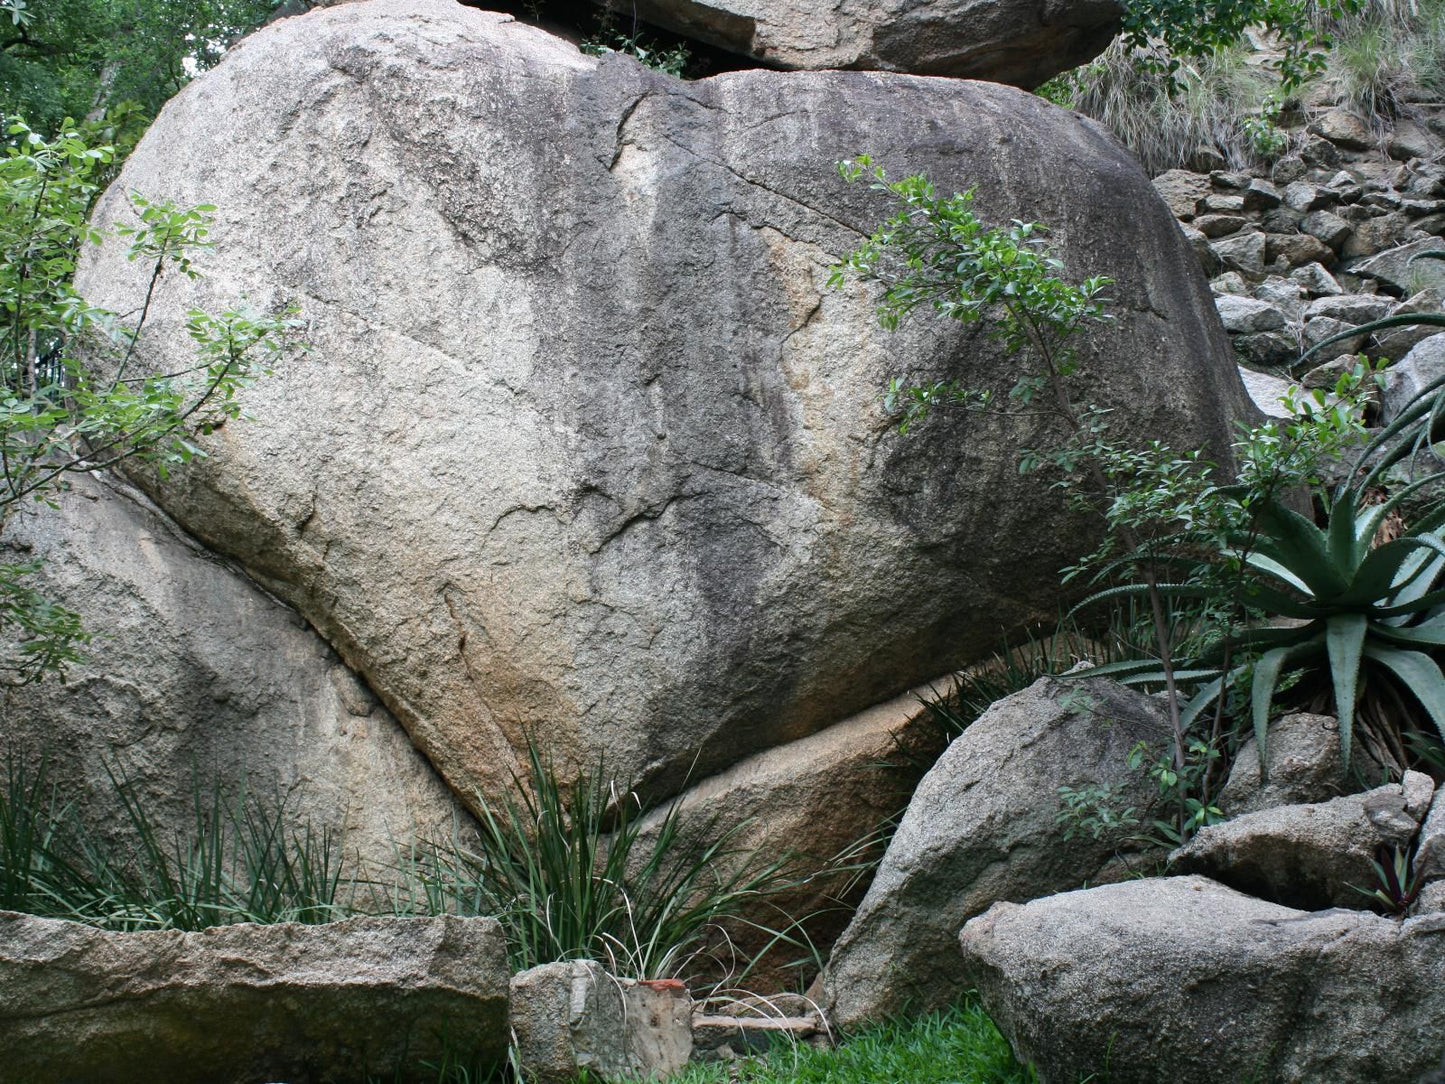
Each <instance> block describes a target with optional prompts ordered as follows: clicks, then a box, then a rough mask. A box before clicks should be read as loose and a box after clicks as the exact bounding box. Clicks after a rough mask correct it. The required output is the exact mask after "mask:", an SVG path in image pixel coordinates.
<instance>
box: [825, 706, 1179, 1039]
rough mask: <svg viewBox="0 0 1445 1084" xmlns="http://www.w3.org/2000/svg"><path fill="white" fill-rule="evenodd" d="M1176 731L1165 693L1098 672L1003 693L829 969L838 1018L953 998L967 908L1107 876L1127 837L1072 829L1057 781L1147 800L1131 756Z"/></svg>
mask: <svg viewBox="0 0 1445 1084" xmlns="http://www.w3.org/2000/svg"><path fill="white" fill-rule="evenodd" d="M1167 731H1168V723H1167V722H1166V720H1165V719H1164V715H1163V708H1162V707H1161V706H1160V704H1159V702H1158V701H1156V700H1154V699H1152V698H1151V697H1147V696H1144V695H1142V694H1140V693H1136V692H1134V691H1132V690H1128V689H1125V688H1123V687H1121V686H1118V685H1116V684H1114V683H1113V682H1109V681H1105V680H1100V679H1096V680H1069V681H1064V680H1056V679H1051V678H1044V679H1042V680H1040V681H1038V682H1035V683H1034V684H1033V685H1031V686H1030V687H1029V688H1028V689H1026V690H1024V691H1023V692H1020V693H1015V694H1014V695H1013V696H1010V697H1007V698H1005V699H1003V700H1000V701H999V702H998V703H996V704H994V705H993V706H992V707H991V708H990V709H989V710H988V711H987V712H986V713H985V714H984V715H983V716H982V717H981V718H980V719H979V720H978V721H977V722H976V723H974V724H973V725H972V726H970V727H969V728H968V729H967V730H965V731H964V732H963V734H961V735H960V736H959V737H958V738H956V739H955V740H954V742H953V744H952V745H950V746H949V747H948V750H947V751H946V752H945V753H944V754H943V756H942V758H940V760H939V761H938V763H937V764H936V765H935V766H934V767H933V769H932V770H931V771H930V772H929V773H928V775H926V776H925V777H924V779H923V782H922V783H920V784H919V786H918V790H917V791H916V792H915V793H914V795H913V801H912V802H910V803H909V806H908V812H907V813H906V814H905V815H904V817H903V821H902V823H901V824H900V825H899V827H898V832H897V834H896V835H895V836H894V837H893V841H892V843H891V844H889V847H888V851H887V853H886V854H885V855H884V856H883V862H882V864H881V865H880V866H879V868H878V873H877V875H876V876H875V878H874V880H873V884H872V886H871V887H870V888H869V890H868V895H867V896H866V897H865V898H864V900H863V903H862V905H861V906H860V907H859V909H858V913H857V915H856V916H855V917H854V919H853V922H852V924H851V925H850V926H849V927H848V928H847V930H845V931H844V933H843V936H842V937H841V938H840V939H839V941H838V944H837V945H836V946H835V947H834V949H833V955H832V957H831V958H830V959H829V961H828V965H827V967H826V968H825V970H824V973H823V993H824V998H823V1004H824V1007H825V1008H826V1009H828V1010H829V1011H830V1012H831V1014H832V1018H833V1020H834V1022H835V1023H837V1024H838V1025H840V1026H842V1027H844V1028H850V1027H854V1026H856V1025H857V1024H859V1023H862V1022H863V1021H866V1020H870V1019H878V1018H880V1017H882V1016H884V1015H887V1014H889V1013H893V1012H897V1011H900V1010H901V1009H903V1008H904V1007H905V1006H907V1007H908V1008H910V1010H920V1011H923V1010H927V1009H930V1008H936V1007H939V1006H942V1005H945V1004H948V1003H949V1002H950V1001H952V1000H954V999H956V998H957V997H958V996H959V995H960V994H961V993H962V992H963V991H965V990H967V989H968V987H967V985H966V983H965V979H964V975H963V971H962V967H961V962H960V961H959V958H958V954H957V952H956V950H955V948H954V939H955V937H956V936H957V933H958V929H959V927H960V926H961V925H962V924H963V923H964V922H965V921H966V920H968V919H969V918H971V917H972V916H974V915H976V914H979V913H980V912H982V911H983V910H984V909H985V908H987V907H989V906H991V905H992V904H993V903H994V902H996V901H998V900H1028V899H1032V898H1034V897H1036V896H1040V895H1044V894H1047V893H1050V892H1058V891H1062V890H1064V889H1066V888H1070V887H1074V886H1077V885H1080V884H1082V883H1084V882H1085V881H1086V880H1090V879H1093V878H1096V877H1097V876H1098V875H1099V873H1100V871H1101V870H1102V869H1103V868H1104V867H1105V866H1106V865H1107V864H1108V863H1109V861H1110V859H1111V858H1113V857H1114V854H1115V850H1116V848H1117V846H1118V841H1117V840H1115V839H1104V840H1096V839H1094V838H1093V837H1092V836H1091V835H1089V834H1088V833H1087V832H1083V833H1079V834H1076V835H1075V836H1074V838H1073V839H1069V840H1065V839H1064V834H1065V828H1064V827H1063V826H1061V825H1060V824H1059V823H1058V819H1057V818H1058V814H1059V811H1060V808H1061V804H1060V798H1059V788H1060V787H1061V786H1069V787H1074V788H1076V789H1077V788H1079V787H1083V786H1088V785H1104V786H1114V787H1117V788H1118V792H1117V801H1118V805H1119V807H1120V808H1124V807H1128V806H1133V807H1135V808H1137V809H1139V810H1145V809H1147V808H1148V807H1149V805H1150V803H1151V801H1152V800H1153V798H1154V795H1155V787H1154V784H1153V782H1152V781H1151V780H1149V779H1148V778H1147V777H1146V776H1145V775H1143V774H1142V773H1139V772H1133V771H1130V770H1129V768H1128V767H1127V765H1126V764H1125V759H1126V757H1127V755H1128V753H1129V750H1130V749H1131V748H1132V747H1133V746H1134V745H1135V744H1136V743H1138V742H1140V741H1145V742H1149V743H1152V744H1155V745H1158V744H1160V743H1162V742H1163V741H1164V740H1166V735H1167Z"/></svg>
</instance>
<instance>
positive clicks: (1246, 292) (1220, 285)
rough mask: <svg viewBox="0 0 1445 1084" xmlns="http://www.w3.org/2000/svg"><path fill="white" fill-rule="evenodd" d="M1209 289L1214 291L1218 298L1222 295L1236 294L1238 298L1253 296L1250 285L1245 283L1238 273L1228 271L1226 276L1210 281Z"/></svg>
mask: <svg viewBox="0 0 1445 1084" xmlns="http://www.w3.org/2000/svg"><path fill="white" fill-rule="evenodd" d="M1209 288H1210V289H1211V290H1212V291H1214V294H1215V297H1216V298H1217V297H1218V296H1219V295H1220V294H1234V295H1236V296H1238V297H1248V296H1250V294H1251V292H1252V291H1251V290H1250V288H1249V283H1247V282H1245V281H1244V276H1242V275H1241V274H1240V273H1239V272H1238V271H1226V272H1225V273H1224V274H1222V275H1220V276H1218V277H1217V278H1213V279H1210V280H1209Z"/></svg>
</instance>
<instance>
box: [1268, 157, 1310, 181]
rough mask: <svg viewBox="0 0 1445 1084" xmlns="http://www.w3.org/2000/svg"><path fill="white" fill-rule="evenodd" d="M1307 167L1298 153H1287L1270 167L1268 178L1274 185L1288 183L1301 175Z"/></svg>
mask: <svg viewBox="0 0 1445 1084" xmlns="http://www.w3.org/2000/svg"><path fill="white" fill-rule="evenodd" d="M1308 168H1309V167H1308V166H1306V165H1305V162H1304V159H1303V158H1301V157H1299V155H1296V154H1287V155H1285V156H1284V157H1283V158H1281V159H1279V160H1278V161H1277V162H1275V164H1274V165H1273V166H1271V167H1270V170H1269V179H1270V180H1271V181H1273V182H1274V183H1275V184H1276V185H1290V184H1293V183H1294V182H1295V181H1297V180H1299V179H1300V178H1301V177H1303V176H1304V175H1305V172H1306V170H1307V169H1308Z"/></svg>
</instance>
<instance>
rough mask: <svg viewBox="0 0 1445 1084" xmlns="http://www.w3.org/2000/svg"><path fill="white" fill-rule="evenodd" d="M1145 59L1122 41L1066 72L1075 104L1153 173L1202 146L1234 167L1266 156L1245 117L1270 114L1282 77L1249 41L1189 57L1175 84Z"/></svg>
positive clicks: (1186, 159)
mask: <svg viewBox="0 0 1445 1084" xmlns="http://www.w3.org/2000/svg"><path fill="white" fill-rule="evenodd" d="M1143 59H1144V58H1142V57H1141V56H1140V55H1139V54H1138V52H1137V51H1136V50H1132V49H1130V48H1128V47H1127V46H1125V45H1124V44H1123V43H1122V41H1121V40H1116V41H1115V42H1114V43H1113V44H1111V45H1110V46H1109V47H1108V48H1107V49H1105V50H1104V52H1103V53H1102V54H1101V55H1100V56H1099V58H1098V59H1097V60H1095V61H1094V62H1093V63H1091V64H1086V65H1084V66H1083V67H1081V68H1076V69H1075V70H1074V71H1072V72H1070V73H1068V75H1067V76H1066V77H1064V82H1063V83H1062V84H1061V86H1063V87H1067V88H1068V97H1069V104H1071V105H1072V107H1073V108H1074V109H1077V110H1078V111H1079V112H1081V113H1083V114H1085V115H1086V116H1089V117H1092V118H1093V119H1095V120H1097V121H1099V122H1100V123H1101V124H1103V125H1105V126H1106V127H1108V128H1109V129H1110V130H1112V131H1113V132H1114V134H1115V135H1117V136H1118V137H1119V139H1120V140H1121V141H1122V142H1123V143H1124V145H1125V146H1126V147H1128V148H1129V150H1131V151H1132V152H1133V153H1134V155H1135V157H1137V158H1138V159H1139V161H1140V162H1141V163H1142V164H1143V166H1144V168H1145V170H1147V171H1148V172H1149V173H1150V175H1151V176H1152V175H1155V174H1158V173H1162V172H1164V171H1165V170H1168V169H1175V168H1179V167H1183V166H1186V165H1188V164H1189V163H1190V162H1191V160H1192V159H1194V158H1195V156H1196V155H1197V154H1198V153H1199V151H1200V149H1201V148H1213V149H1215V150H1217V151H1218V152H1219V153H1221V154H1222V155H1224V157H1225V158H1226V159H1227V160H1228V161H1229V163H1230V165H1231V166H1232V167H1234V168H1239V169H1242V168H1247V167H1249V166H1252V165H1257V164H1259V162H1261V161H1262V159H1263V156H1262V155H1261V147H1260V145H1259V141H1258V138H1257V137H1256V136H1255V135H1254V133H1253V132H1252V131H1251V129H1250V126H1249V125H1247V124H1242V123H1241V118H1244V117H1252V118H1258V117H1262V116H1263V114H1264V111H1266V110H1267V109H1268V108H1269V105H1270V96H1271V95H1272V94H1273V93H1275V92H1276V91H1277V89H1278V87H1279V78H1278V76H1277V75H1276V74H1275V73H1273V72H1271V71H1270V70H1269V69H1268V68H1266V67H1264V65H1263V64H1262V63H1260V62H1258V61H1257V59H1252V58H1251V56H1250V53H1249V52H1248V50H1247V49H1246V48H1245V47H1244V46H1236V47H1234V48H1231V49H1226V50H1222V51H1220V52H1218V53H1216V54H1214V55H1213V56H1205V57H1195V58H1189V59H1187V60H1185V61H1183V62H1181V64H1180V66H1179V68H1178V70H1177V71H1176V72H1175V73H1174V77H1173V78H1174V86H1173V87H1172V88H1171V86H1170V80H1169V77H1168V76H1167V75H1164V74H1161V73H1160V72H1158V71H1154V70H1150V69H1149V68H1148V67H1146V66H1145V65H1144V64H1143V63H1141V61H1142V60H1143Z"/></svg>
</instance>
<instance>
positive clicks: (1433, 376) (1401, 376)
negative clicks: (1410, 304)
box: [1382, 331, 1445, 422]
mask: <svg viewBox="0 0 1445 1084" xmlns="http://www.w3.org/2000/svg"><path fill="white" fill-rule="evenodd" d="M1442 377H1445V331H1437V332H1435V333H1434V334H1433V335H1430V336H1428V337H1426V338H1424V339H1421V340H1420V341H1419V342H1417V343H1416V344H1415V345H1414V346H1412V347H1411V348H1410V350H1409V352H1408V353H1407V354H1406V355H1405V356H1404V357H1403V358H1401V359H1400V360H1399V361H1398V362H1396V363H1395V364H1394V365H1391V366H1390V367H1389V368H1388V369H1386V370H1385V390H1384V394H1383V396H1382V403H1383V412H1382V418H1383V420H1384V421H1386V422H1390V421H1393V420H1394V418H1395V416H1396V415H1397V414H1399V412H1400V411H1401V410H1403V409H1404V408H1405V407H1406V406H1407V405H1409V403H1410V400H1412V399H1414V398H1415V396H1416V395H1418V394H1419V393H1420V392H1422V391H1424V390H1425V388H1427V387H1429V386H1430V385H1431V384H1432V383H1434V382H1435V381H1436V380H1439V379H1441V378H1442Z"/></svg>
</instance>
